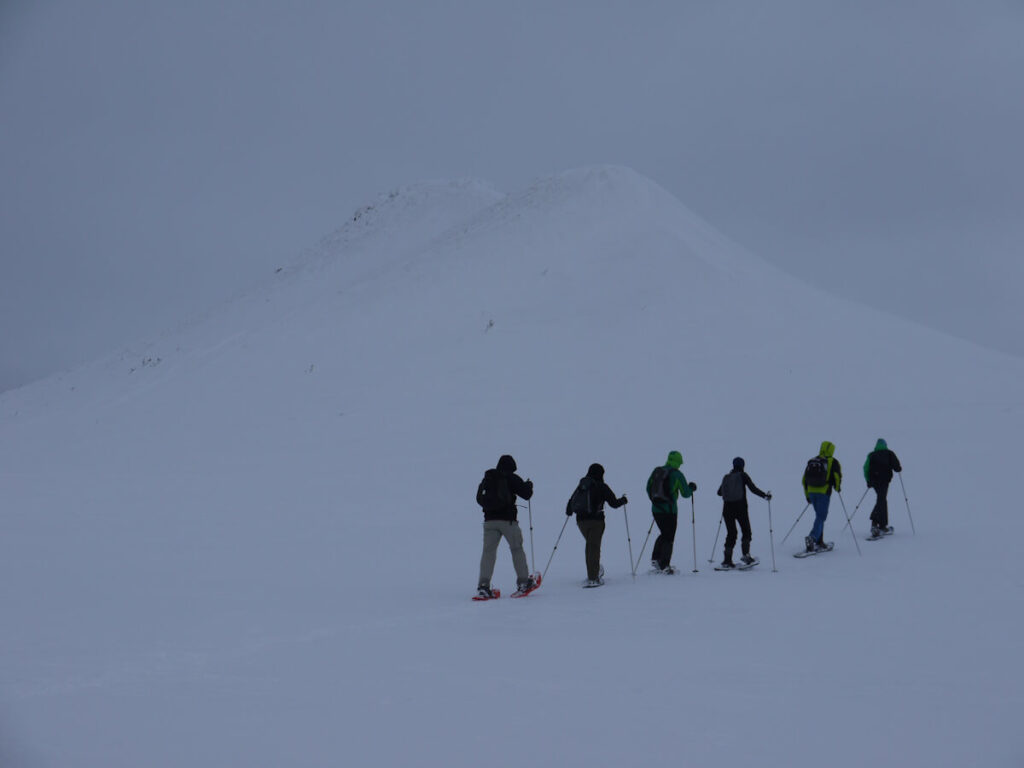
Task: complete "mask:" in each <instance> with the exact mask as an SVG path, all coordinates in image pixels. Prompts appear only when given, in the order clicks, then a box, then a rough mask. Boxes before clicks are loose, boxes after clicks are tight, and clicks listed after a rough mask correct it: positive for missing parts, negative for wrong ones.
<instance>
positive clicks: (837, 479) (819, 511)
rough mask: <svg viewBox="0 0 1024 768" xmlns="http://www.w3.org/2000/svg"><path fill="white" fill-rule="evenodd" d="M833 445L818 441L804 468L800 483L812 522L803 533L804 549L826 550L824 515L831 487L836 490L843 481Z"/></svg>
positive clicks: (830, 496) (829, 545)
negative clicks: (811, 515) (801, 482)
mask: <svg viewBox="0 0 1024 768" xmlns="http://www.w3.org/2000/svg"><path fill="white" fill-rule="evenodd" d="M835 451H836V447H835V445H833V444H832V443H830V442H829V441H828V440H826V441H824V442H823V443H822V444H821V449H820V450H819V451H818V455H817V456H815V457H814V458H812V459H810V460H809V461H808V462H807V467H806V468H805V469H804V476H803V486H804V497H805V498H806V499H807V503H808V504H810V505H811V506H813V507H814V525H813V527H812V528H811V533H810V535H808V536H806V537H804V545H805V546H806V547H807V551H808V552H827V551H828V550H830V549H832V544H831V543H829V544H826V543H825V538H824V536H825V518H827V517H828V504H829V501H830V500H831V499H832V489H833V488H835V489H836V492H839V490H840V486H841V485H842V483H843V468H842V467H841V466H840V465H839V459H837V458H835Z"/></svg>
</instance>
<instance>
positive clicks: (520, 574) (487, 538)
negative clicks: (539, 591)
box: [476, 455, 536, 597]
mask: <svg viewBox="0 0 1024 768" xmlns="http://www.w3.org/2000/svg"><path fill="white" fill-rule="evenodd" d="M532 496H533V483H532V482H530V481H529V480H523V479H522V478H521V477H519V475H517V474H516V462H515V459H513V458H512V457H511V456H508V455H505V456H502V457H501V458H500V459H498V464H497V466H496V467H495V468H494V469H488V470H487V471H486V472H485V473H484V479H483V480H481V481H480V485H479V487H478V488H477V491H476V503H477V504H479V505H480V506H481V507H482V508H483V512H484V548H483V554H481V556H480V579H479V580H478V582H477V593H478V596H480V597H491V596H493V593H492V590H491V577H492V576H493V575H494V563H495V561H496V560H497V557H498V544H499V543H500V542H501V539H502V537H504V538H505V541H507V542H508V548H509V550H510V551H511V553H512V566H513V567H514V568H515V570H516V585H517V587H518V590H517V591H518V592H519V593H524V594H525V593H528V592H530V591H532V590H533V589H534V588H535V587H536V584H535V583H534V579H533V577H531V576H530V569H529V566H528V565H527V562H526V551H525V550H524V549H523V532H522V530H521V529H520V528H519V521H518V519H517V517H516V511H517V507H516V498H517V497H518V498H522V499H529V498H530V497H532Z"/></svg>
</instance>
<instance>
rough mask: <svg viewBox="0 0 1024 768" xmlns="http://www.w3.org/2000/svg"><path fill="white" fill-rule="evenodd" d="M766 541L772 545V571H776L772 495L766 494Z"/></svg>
mask: <svg viewBox="0 0 1024 768" xmlns="http://www.w3.org/2000/svg"><path fill="white" fill-rule="evenodd" d="M768 541H769V542H771V545H772V573H778V569H777V568H776V567H775V537H774V534H773V532H772V497H771V495H769V496H768Z"/></svg>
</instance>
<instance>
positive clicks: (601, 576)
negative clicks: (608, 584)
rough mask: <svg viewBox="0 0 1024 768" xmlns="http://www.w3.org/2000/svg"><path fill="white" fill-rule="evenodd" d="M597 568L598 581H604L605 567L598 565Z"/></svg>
mask: <svg viewBox="0 0 1024 768" xmlns="http://www.w3.org/2000/svg"><path fill="white" fill-rule="evenodd" d="M597 567H598V571H597V580H598V581H604V566H603V565H598V566H597Z"/></svg>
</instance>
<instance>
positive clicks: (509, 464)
mask: <svg viewBox="0 0 1024 768" xmlns="http://www.w3.org/2000/svg"><path fill="white" fill-rule="evenodd" d="M497 468H498V469H500V470H501V471H503V472H515V471H516V460H515V459H513V458H512V457H511V456H509V455H508V454H507V453H506V454H505V455H504V456H502V457H501V458H500V459H498V467H497Z"/></svg>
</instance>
